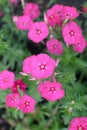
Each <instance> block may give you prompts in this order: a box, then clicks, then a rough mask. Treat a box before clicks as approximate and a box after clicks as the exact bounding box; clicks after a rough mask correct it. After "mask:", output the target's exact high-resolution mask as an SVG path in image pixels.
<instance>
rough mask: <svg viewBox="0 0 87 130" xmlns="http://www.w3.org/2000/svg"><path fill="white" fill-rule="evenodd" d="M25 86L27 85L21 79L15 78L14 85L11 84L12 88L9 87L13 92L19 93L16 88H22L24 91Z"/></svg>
mask: <svg viewBox="0 0 87 130" xmlns="http://www.w3.org/2000/svg"><path fill="white" fill-rule="evenodd" d="M26 87H27V84H25V83H24V82H23V81H22V79H17V80H15V82H14V85H13V86H12V88H11V91H12V92H13V93H19V92H18V89H20V90H22V91H23V92H25V91H26Z"/></svg>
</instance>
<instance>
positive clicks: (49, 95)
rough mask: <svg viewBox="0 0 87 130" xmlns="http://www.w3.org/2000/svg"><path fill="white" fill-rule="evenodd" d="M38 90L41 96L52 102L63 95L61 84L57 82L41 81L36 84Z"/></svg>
mask: <svg viewBox="0 0 87 130" xmlns="http://www.w3.org/2000/svg"><path fill="white" fill-rule="evenodd" d="M38 91H39V92H40V94H41V96H42V97H43V98H45V99H47V100H49V101H52V102H54V101H56V100H59V99H61V98H63V97H64V95H65V91H64V89H63V87H62V84H61V83H59V82H50V81H45V82H44V83H42V82H41V83H40V84H39V86H38Z"/></svg>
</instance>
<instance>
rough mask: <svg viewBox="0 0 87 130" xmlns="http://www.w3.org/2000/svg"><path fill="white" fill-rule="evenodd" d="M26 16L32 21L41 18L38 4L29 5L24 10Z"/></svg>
mask: <svg viewBox="0 0 87 130" xmlns="http://www.w3.org/2000/svg"><path fill="white" fill-rule="evenodd" d="M24 14H25V15H28V16H29V17H30V18H31V19H32V20H34V19H36V18H38V17H39V16H40V10H39V6H38V5H37V4H36V3H31V2H30V3H27V4H26V5H25V8H24Z"/></svg>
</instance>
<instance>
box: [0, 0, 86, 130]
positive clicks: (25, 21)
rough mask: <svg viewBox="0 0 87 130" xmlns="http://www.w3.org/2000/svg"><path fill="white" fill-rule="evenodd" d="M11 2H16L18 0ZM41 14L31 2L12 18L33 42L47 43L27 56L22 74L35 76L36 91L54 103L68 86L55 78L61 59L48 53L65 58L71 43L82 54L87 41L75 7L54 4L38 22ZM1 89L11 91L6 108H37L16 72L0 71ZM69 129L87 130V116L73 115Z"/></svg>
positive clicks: (63, 95)
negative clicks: (64, 54)
mask: <svg viewBox="0 0 87 130" xmlns="http://www.w3.org/2000/svg"><path fill="white" fill-rule="evenodd" d="M10 2H11V3H12V4H14V3H17V0H10ZM39 16H40V9H39V6H38V5H37V4H36V3H32V2H28V3H26V4H25V7H24V9H23V14H22V15H21V16H17V15H16V16H15V15H14V16H13V17H12V19H13V22H14V23H15V25H16V27H17V29H18V30H20V31H21V30H23V31H25V30H26V31H28V38H29V39H30V40H31V41H33V42H34V43H35V44H38V45H39V44H41V43H42V44H45V45H46V49H47V50H46V51H47V52H46V53H45V52H44V53H40V54H37V55H31V56H28V57H26V58H25V59H24V60H23V64H22V68H21V69H22V72H21V73H20V74H21V75H22V76H25V78H26V76H28V81H29V80H33V79H34V80H35V81H37V82H38V84H36V85H38V88H37V90H38V94H40V96H41V98H42V99H46V100H47V101H51V102H55V101H57V100H61V99H62V98H64V97H65V89H64V88H63V85H62V83H60V82H58V81H57V79H56V74H57V76H58V68H57V67H58V64H59V61H60V60H61V58H60V59H59V58H57V60H55V59H54V58H52V57H51V56H49V55H50V53H51V54H53V55H56V56H60V57H62V55H63V53H64V51H65V50H64V47H67V49H69V46H72V48H73V50H74V51H75V52H78V53H83V51H84V50H85V48H86V46H87V42H86V40H85V37H84V36H83V32H82V29H81V27H80V26H79V24H78V23H77V22H75V21H74V19H75V18H77V17H78V16H79V12H78V11H77V9H76V8H75V7H70V6H65V5H59V4H55V5H53V6H52V7H51V8H49V9H48V10H47V11H46V12H45V13H44V20H42V21H38V20H37V18H38V17H39ZM56 35H57V36H58V37H57V36H56ZM64 42H65V44H64ZM65 45H66V46H65ZM56 72H57V73H56ZM0 89H1V90H6V89H10V91H11V93H10V94H8V95H6V107H12V108H16V109H17V110H21V111H22V112H23V113H31V112H33V111H34V110H35V105H36V99H34V98H33V97H32V95H28V94H27V84H26V83H25V82H24V81H23V79H22V78H20V79H16V80H15V74H14V73H13V72H11V71H8V70H3V71H1V72H0ZM66 91H67V90H66ZM71 111H72V109H70V112H71ZM68 130H87V118H86V117H76V118H74V119H73V120H72V121H71V123H70V126H69V128H68Z"/></svg>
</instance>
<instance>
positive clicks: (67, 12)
mask: <svg viewBox="0 0 87 130" xmlns="http://www.w3.org/2000/svg"><path fill="white" fill-rule="evenodd" d="M78 16H79V12H78V11H77V10H76V8H75V7H70V6H64V8H63V10H62V18H63V20H65V19H70V20H71V19H75V18H76V17H78Z"/></svg>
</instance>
